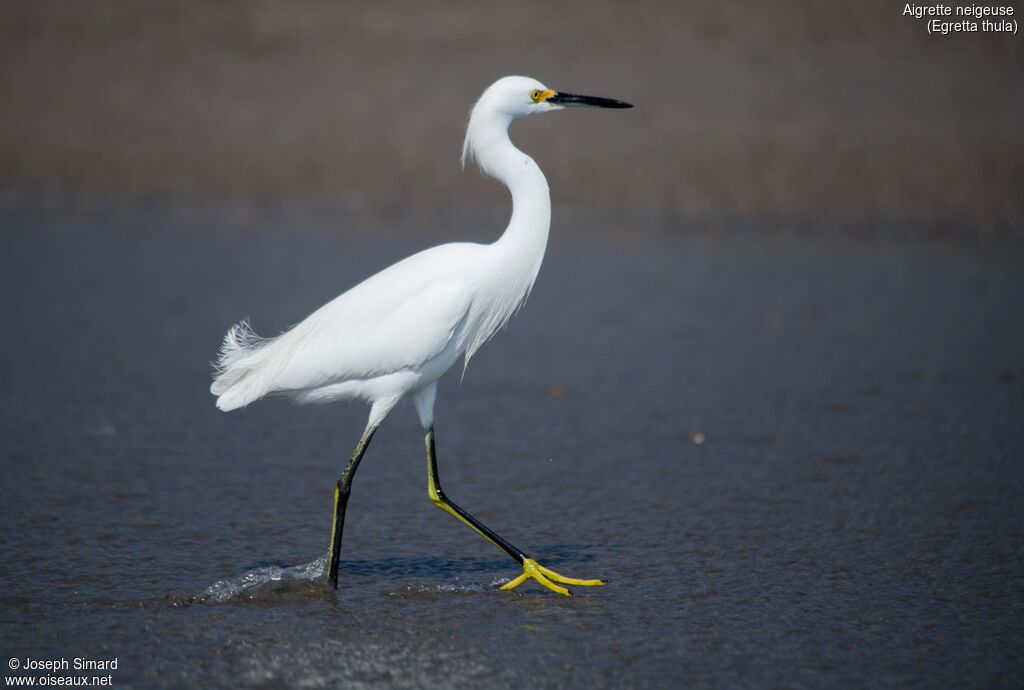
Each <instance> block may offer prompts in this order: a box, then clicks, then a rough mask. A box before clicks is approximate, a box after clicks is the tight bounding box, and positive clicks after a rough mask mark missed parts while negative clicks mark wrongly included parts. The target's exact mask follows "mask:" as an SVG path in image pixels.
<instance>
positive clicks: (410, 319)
mask: <svg viewBox="0 0 1024 690" xmlns="http://www.w3.org/2000/svg"><path fill="white" fill-rule="evenodd" d="M569 106H596V107H601V108H631V107H632V106H631V105H630V104H628V103H624V102H622V101H617V100H612V99H607V98H595V97H590V96H577V95H573V94H568V93H561V92H557V91H553V90H551V89H549V88H547V87H546V86H544V84H541V83H540V82H539V81H537V80H536V79H530V78H527V77H504V78H502V79H499V80H498V81H496V82H495V83H494V84H492V85H491V86H490V87H489V88H488V89H487V90H486V91H484V93H483V95H482V96H481V97H480V99H479V100H478V101H477V103H476V105H475V106H474V107H473V110H472V112H471V114H470V118H469V125H468V127H467V130H466V140H465V144H464V145H463V149H462V164H463V166H465V164H466V162H467V161H469V160H475V161H476V163H477V165H478V166H479V167H480V169H481V170H482V171H483V172H484V173H485V174H487V175H490V176H492V177H494V178H496V179H497V180H499V181H500V182H502V183H503V184H504V185H505V186H506V187H508V189H509V191H510V192H511V194H512V218H511V220H510V221H509V224H508V227H507V228H506V229H505V232H504V233H503V234H502V235H501V237H500V238H499V239H498V240H497V241H495V242H493V243H492V244H472V243H467V242H460V243H453V244H445V245H442V246H439V247H434V248H432V249H427V250H425V251H422V252H419V253H418V254H414V255H413V256H410V257H408V258H407V259H404V260H402V261H399V262H398V263H396V264H394V265H393V266H391V267H389V268H386V269H384V270H383V271H381V272H380V273H377V274H376V275H374V276H372V277H370V278H367V279H366V280H364V281H363V282H362V283H360V284H359V285H356V286H355V287H353V288H352V289H350V290H349V291H348V292H345V293H344V294H342V295H340V296H339V297H336V298H335V299H334V300H332V301H330V302H328V303H327V304H325V305H324V306H322V307H320V308H319V309H317V310H316V311H315V312H313V313H312V314H310V315H309V316H308V317H307V318H306V319H305V320H303V321H302V322H301V323H299V324H298V325H296V326H294V327H293V328H291V329H290V330H288V331H287V332H285V333H282V334H281V335H279V336H278V337H276V338H267V339H264V338H260V337H258V336H257V335H256V334H255V333H253V331H252V329H251V328H250V327H249V324H248V323H247V322H245V321H243V322H241V323H239V324H237V325H235V326H234V327H232V328H231V329H230V330H229V331H228V333H227V335H226V336H225V337H224V342H223V344H222V345H221V348H220V353H219V358H218V361H217V363H216V365H215V366H216V374H215V379H214V381H213V385H211V386H210V392H211V393H213V394H214V395H216V396H217V407H218V408H220V409H221V410H224V411H228V410H234V409H237V408H240V407H244V406H246V405H248V404H249V403H251V402H253V401H255V400H259V399H260V398H263V397H267V396H283V397H288V398H291V399H292V400H295V401H296V402H299V403H328V402H333V401H336V400H348V399H362V400H365V401H367V402H368V403H369V404H370V416H369V420H368V421H367V423H366V428H365V430H364V432H363V435H362V438H361V439H360V440H359V443H358V444H357V445H356V449H355V452H354V453H353V454H352V457H351V459H350V460H349V462H348V465H347V466H346V467H345V469H344V471H343V472H342V473H341V476H340V477H339V478H338V482H337V485H336V487H335V492H334V505H335V510H334V522H333V526H332V529H331V547H330V551H329V553H328V557H327V567H326V568H325V573H326V576H327V579H328V581H329V583H330V584H331V586H333V587H335V588H336V587H337V586H338V559H339V556H340V553H341V537H342V530H343V527H344V521H345V508H346V506H347V504H348V498H349V494H350V492H351V485H352V477H353V476H354V474H355V472H356V469H357V468H358V466H359V462H360V460H361V459H362V457H363V454H364V452H365V451H366V448H367V446H368V445H369V443H370V440H371V439H372V437H373V434H374V432H375V431H376V429H377V427H378V426H379V425H380V423H381V422H382V421H383V420H384V418H385V417H386V416H387V414H388V413H389V412H390V411H391V410H392V409H393V408H394V407H395V405H396V404H397V403H398V402H399V401H400V400H402V399H403V398H404V397H405V396H411V397H412V400H413V402H414V403H415V406H416V411H417V413H418V415H419V418H420V422H421V424H422V426H423V431H424V433H425V435H426V438H425V440H426V446H427V479H428V486H427V491H428V495H429V497H430V500H431V501H432V502H433V503H434V504H435V505H437V506H438V507H439V508H441V509H442V510H444V511H446V512H448V513H450V514H451V515H453V516H455V517H456V518H458V519H459V520H461V521H462V522H464V523H465V524H467V525H468V526H469V527H471V528H472V529H474V530H475V531H476V532H478V533H479V534H480V535H482V536H483V537H484V538H486V539H487V540H489V541H490V542H491V543H493V544H494V545H495V546H497V547H498V548H500V549H501V550H503V551H505V552H506V553H507V554H508V555H509V556H511V557H512V558H514V559H515V560H516V561H517V562H518V563H519V564H520V566H522V568H523V572H522V574H521V575H519V576H518V577H517V578H515V579H514V580H512V581H510V582H508V583H507V584H506V585H505V586H504V587H503V589H514V588H516V587H518V586H519V585H521V584H522V583H523V582H525V581H526V580H528V579H531V578H532V579H535V580H537V581H538V582H539V583H540V584H542V585H544V586H545V587H547V588H548V589H551V590H553V591H555V592H558V593H560V594H564V595H571V592H569V590H568V589H566V588H565V587H562V586H560V585H564V584H568V585H584V586H591V585H601V584H604V583H603V582H602V581H601V580H579V579H575V578H569V577H565V576H562V575H559V574H558V573H556V572H555V571H553V570H551V569H549V568H546V567H544V566H543V565H541V564H539V563H538V562H537V561H536V560H534V559H533V558H532V557H530V556H529V555H528V554H527V553H526V552H524V551H522V550H520V549H518V548H516V547H515V546H512V544H510V543H509V542H508V541H506V540H505V539H503V538H502V537H500V536H498V535H497V534H495V533H494V532H493V531H491V530H490V529H489V528H487V527H486V526H485V525H484V524H483V523H481V522H480V521H479V520H477V519H476V518H474V517H473V516H472V515H470V514H469V513H467V512H466V511H465V510H463V509H461V508H459V507H458V506H457V505H455V504H454V503H453V502H452V501H451V500H449V499H448V498H447V497H446V496H445V493H444V492H443V491H442V489H441V483H440V479H439V478H438V473H437V458H436V453H435V447H434V431H433V424H434V400H435V398H436V395H437V381H438V379H439V378H441V376H442V375H443V374H444V373H445V372H447V371H448V370H449V369H451V368H452V366H454V365H455V363H456V362H457V361H458V360H459V358H460V357H463V358H464V366H465V364H467V363H468V362H469V359H470V358H471V357H472V356H473V353H475V352H476V351H477V350H478V349H479V348H480V346H481V345H483V344H484V343H485V342H487V340H488V339H489V338H491V336H493V335H494V334H495V332H497V331H498V330H499V329H500V328H501V327H502V326H503V325H505V323H506V322H508V320H509V319H510V318H511V317H512V315H513V314H514V313H515V312H516V310H517V309H518V308H519V307H520V306H521V305H522V303H523V301H524V300H525V299H526V297H527V295H529V294H530V289H531V288H532V287H533V282H534V280H535V279H536V277H537V272H538V271H539V270H540V265H541V261H542V260H543V258H544V250H545V248H546V246H547V240H548V230H549V227H550V224H551V199H550V195H549V192H548V183H547V180H546V179H545V178H544V174H543V173H542V172H541V170H540V168H539V167H538V166H537V164H536V163H535V162H534V161H533V159H532V158H530V157H529V156H527V155H526V154H525V153H523V152H522V151H520V150H519V149H517V148H516V147H515V146H514V145H513V144H512V141H511V140H510V139H509V136H508V129H509V126H510V125H511V124H512V122H513V121H514V120H516V119H518V118H520V117H525V116H527V115H533V114H535V113H545V112H550V111H554V110H561V109H563V108H566V107H569Z"/></svg>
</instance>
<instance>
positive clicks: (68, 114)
mask: <svg viewBox="0 0 1024 690" xmlns="http://www.w3.org/2000/svg"><path fill="white" fill-rule="evenodd" d="M902 10H903V5H902V4H899V3H895V4H894V3H892V2H887V1H868V2H857V3H827V4H822V3H813V2H799V1H795V0H786V1H784V2H779V3H772V4H770V5H766V4H764V3H719V2H640V3H615V2H584V1H582V0H580V1H579V2H574V1H559V2H514V3H511V2H506V3H489V2H468V1H467V2H458V1H457V2H450V3H443V4H442V3H404V2H393V1H385V2H374V3H356V4H352V3H337V2H328V1H326V0H325V1H324V2H315V1H314V2H303V3H280V2H269V1H267V2H264V1H256V2H215V3H207V2H192V1H186V2H175V3H169V4H165V3H138V2H131V1H128V0H125V1H122V0H110V1H108V2H103V3H66V2H59V1H51V0H38V1H35V2H6V3H4V5H3V17H4V18H3V22H2V24H0V94H2V98H3V103H4V107H3V113H2V114H0V118H2V119H0V121H2V124H3V126H2V127H0V189H2V190H3V192H4V193H5V194H7V195H8V196H10V195H25V194H28V195H31V194H39V193H58V194H61V195H70V196H81V195H88V196H91V197H101V198H126V197H127V198H146V199H164V200H166V199H204V200H211V199H213V200H219V199H229V200H232V201H255V202H260V203H267V202H271V203H272V202H278V201H286V202H292V201H299V202H310V201H315V202H324V201H326V202H338V201H341V202H344V203H354V204H365V205H368V206H370V207H373V208H394V207H396V206H398V207H408V208H410V209H418V210H427V211H429V210H433V209H437V208H438V207H450V206H452V205H463V206H473V205H481V204H484V205H486V204H499V205H502V206H503V205H504V203H505V201H506V199H505V193H504V191H503V190H501V189H499V188H497V187H496V186H495V185H493V184H488V183H485V182H482V181H481V180H480V179H479V176H478V175H476V174H475V172H474V173H472V174H461V173H460V170H459V166H458V164H457V160H458V154H459V149H460V146H461V141H462V136H463V127H464V122H465V119H466V114H467V112H468V110H469V108H470V106H471V105H472V103H473V101H474V100H475V98H476V97H477V96H478V95H479V93H480V92H481V91H482V90H483V89H484V88H485V87H486V86H487V85H488V84H489V83H490V82H491V81H493V80H494V79H495V78H496V77H498V76H501V75H504V74H526V75H529V76H534V77H536V78H538V79H540V80H541V81H543V82H545V83H547V84H548V85H550V86H552V87H553V88H556V89H563V90H566V91H573V92H577V93H588V94H589V93H593V94H595V95H609V96H613V97H617V98H622V99H624V100H628V101H630V102H633V103H635V104H636V105H637V108H636V110H635V111H634V112H632V113H629V115H628V119H626V118H622V117H619V118H614V119H609V118H607V117H603V116H602V115H606V114H594V113H586V114H583V115H578V114H577V116H574V117H563V118H549V119H547V120H546V121H544V122H537V121H528V122H523V123H520V124H519V125H517V127H516V132H515V136H516V140H517V141H518V142H519V143H520V145H521V146H522V147H523V148H524V150H527V151H529V152H531V153H532V154H533V155H534V156H535V157H536V158H537V159H538V162H539V163H540V164H541V166H542V167H543V169H544V170H545V172H546V173H547V175H548V177H549V180H550V182H551V186H552V190H553V193H554V200H555V207H556V209H557V208H563V209H564V208H567V207H569V206H572V205H582V206H586V207H587V208H605V209H615V210H619V209H626V210H636V209H639V210H642V211H643V213H644V214H646V215H647V216H652V215H654V216H664V215H668V216H673V215H674V216H685V217H689V218H701V219H717V220H722V219H735V218H737V217H739V218H744V217H746V218H749V217H753V216H759V217H762V218H766V217H772V218H775V219H792V220H794V221H802V222H806V221H808V220H813V219H824V220H828V221H839V222H843V223H849V222H853V223H860V224H861V226H862V227H861V229H862V230H863V229H864V226H866V225H870V223H863V221H870V222H878V221H884V220H889V221H891V220H898V221H916V222H923V223H928V224H932V225H941V226H943V228H945V229H947V230H951V229H954V228H955V230H956V231H957V232H959V233H979V232H980V233H991V232H999V231H1005V230H1008V229H1014V230H1018V231H1019V230H1020V228H1021V226H1022V223H1024V195H1022V194H1021V193H1020V192H1021V189H1024V141H1022V138H1024V134H1022V127H1021V124H1020V123H1021V122H1022V121H1024V69H1022V62H1024V60H1022V47H1021V42H1020V40H1018V39H1017V38H1016V37H1014V36H1012V35H1007V34H960V35H950V36H945V37H939V36H929V35H928V34H927V33H926V31H925V25H924V23H923V21H919V20H914V19H912V18H910V17H904V16H902Z"/></svg>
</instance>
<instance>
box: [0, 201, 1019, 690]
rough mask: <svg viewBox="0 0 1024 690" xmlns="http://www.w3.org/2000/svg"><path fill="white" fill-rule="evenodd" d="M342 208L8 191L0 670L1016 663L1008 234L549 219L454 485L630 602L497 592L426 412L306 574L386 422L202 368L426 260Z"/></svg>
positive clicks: (997, 672) (480, 378) (222, 681)
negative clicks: (725, 230)
mask: <svg viewBox="0 0 1024 690" xmlns="http://www.w3.org/2000/svg"><path fill="white" fill-rule="evenodd" d="M355 222H356V219H353V218H351V217H342V218H340V219H339V220H338V225H339V226H340V228H341V229H340V231H338V232H329V231H326V230H324V229H321V228H315V227H307V225H309V224H307V223H306V220H304V219H303V218H302V217H299V216H296V217H294V218H290V217H289V216H288V215H287V214H284V215H283V216H282V217H280V218H277V219H275V223H276V224H278V225H279V226H280V227H278V228H277V229H270V228H268V227H262V226H261V227H257V228H255V229H252V228H244V227H240V225H241V224H239V223H234V222H230V221H228V220H225V218H224V217H223V216H221V215H217V214H204V213H203V212H194V213H190V214H184V215H183V214H176V213H168V212H165V210H161V209H156V210H147V209H145V208H129V209H108V210H94V211H89V212H86V213H73V212H71V211H70V210H68V209H57V210H53V209H50V210H47V209H41V208H36V207H33V208H20V207H14V208H10V207H9V208H7V209H5V210H4V212H3V214H2V215H0V229H2V233H3V239H4V244H5V247H6V249H5V251H4V252H2V253H0V284H2V286H3V289H2V292H0V300H2V302H0V308H2V313H3V314H4V338H3V344H2V347H3V348H4V355H5V356H4V358H3V360H4V362H5V363H6V366H5V369H4V380H3V383H4V386H3V389H4V396H3V398H2V406H3V407H2V415H0V432H2V435H3V439H4V441H3V444H2V446H0V447H2V458H3V482H2V489H0V548H2V555H3V563H4V564H5V572H4V574H3V578H2V582H3V586H2V594H0V604H2V607H3V629H2V650H3V653H4V654H6V655H7V656H8V657H11V656H16V657H20V658H22V659H24V658H25V657H32V658H37V659H45V658H59V657H67V658H73V657H75V656H88V657H92V658H109V657H117V658H118V660H119V665H118V670H117V671H116V672H114V678H113V680H114V686H115V687H136V688H149V687H205V688H215V687H225V688H228V687H240V686H242V687H262V688H276V687H339V686H343V687H354V688H363V687H365V688H391V687H428V688H429V687H437V688H471V687H483V686H485V687H495V688H505V687H519V686H522V685H523V684H524V683H528V684H531V685H534V686H537V687H542V688H543V687H599V688H603V687H608V688H612V687H623V686H626V687H688V686H692V687H711V686H716V687H722V686H726V687H737V686H749V687H759V688H760V687H779V686H787V687H794V686H801V687H816V688H820V687H843V688H848V687H862V686H883V687H935V686H945V687H1019V686H1020V685H1021V684H1022V682H1024V668H1022V663H1021V650H1022V646H1021V644H1022V643H1021V640H1022V639H1024V638H1022V634H1024V623H1022V622H1021V621H1022V620H1024V615H1022V614H1024V603H1022V602H1024V596H1022V595H1024V591H1022V590H1024V540H1022V533H1021V525H1022V524H1024V507H1022V506H1024V503H1022V501H1021V497H1022V488H1024V473H1022V472H1021V462H1022V460H1024V425H1021V423H1020V420H1021V419H1022V418H1024V368H1022V365H1021V361H1022V360H1021V354H1022V353H1024V309H1021V305H1024V271H1022V270H1021V269H1022V267H1024V257H1022V255H1021V254H1020V253H1019V252H1017V251H1015V250H1007V251H993V252H979V251H967V250H963V249H957V248H950V247H940V246H933V245H929V244H926V243H925V242H923V241H914V240H907V241H904V242H901V243H899V244H884V243H873V244H856V243H852V242H848V241H842V240H837V239H830V240H824V239H822V240H812V239H789V240H784V239H778V238H776V239H759V238H757V237H756V236H755V235H754V234H751V233H746V234H741V235H739V236H730V237H729V238H727V239H723V238H715V237H708V236H705V237H703V238H702V239H697V238H695V236H694V235H692V234H691V233H689V231H688V230H689V229H688V228H687V227H685V226H683V227H680V228H679V229H678V237H675V238H672V237H661V238H654V237H645V238H644V239H643V241H642V242H639V241H637V242H627V241H617V240H614V239H607V238H608V237H614V236H615V235H616V232H617V230H616V228H608V229H607V230H608V232H607V233H606V234H605V235H602V237H605V239H593V240H591V239H588V238H586V237H582V238H580V237H575V238H574V239H572V240H565V239H560V238H559V237H558V235H557V232H558V228H557V224H556V228H555V233H556V235H555V238H554V241H553V244H552V246H551V248H550V250H549V254H548V257H547V259H546V262H545V266H544V268H543V269H542V271H541V277H540V280H539V281H538V284H537V287H536V289H535V291H534V294H533V296H532V297H531V301H530V303H529V304H528V305H527V307H526V309H525V310H524V311H523V312H522V313H521V314H520V315H519V316H518V317H517V318H516V319H515V320H514V322H513V323H512V325H511V327H510V328H509V329H508V330H507V331H506V332H504V333H502V334H500V336H499V337H498V338H497V339H496V340H495V341H494V342H492V343H491V344H489V345H488V346H487V347H485V348H484V349H483V350H482V351H481V352H480V353H479V354H478V355H477V357H476V358H475V359H474V361H473V363H472V365H471V366H470V369H469V371H468V373H467V376H466V378H465V380H464V381H463V382H462V383H461V384H460V382H459V380H458V376H457V375H451V376H449V377H448V378H447V379H445V380H444V382H443V384H442V389H441V394H440V398H439V402H438V408H437V442H438V452H439V461H440V468H441V472H442V475H443V477H444V482H445V487H446V489H447V491H448V492H449V494H450V495H451V496H452V497H453V498H454V499H455V500H456V501H458V502H459V503H460V505H463V506H464V507H465V508H467V509H468V510H470V511H471V512H473V513H474V514H476V515H477V516H478V517H479V518H481V519H482V520H484V521H485V522H487V523H488V524H489V525H490V526H491V527H492V528H494V529H495V530H496V531H498V532H499V533H501V534H503V535H505V536H506V537H508V538H509V539H510V540H511V541H512V542H513V543H515V544H519V545H521V546H523V547H525V548H527V549H528V550H531V551H532V552H533V553H534V554H535V555H536V556H537V558H538V559H539V560H540V561H541V562H542V563H545V564H546V565H548V566H550V567H553V568H555V569H556V570H559V571H561V572H563V573H565V574H567V575H571V576H577V577H605V578H607V579H608V580H609V581H610V582H609V584H608V586H606V587H603V588H599V589H587V588H577V589H576V592H577V594H578V596H577V597H575V598H573V599H564V598H561V597H558V596H555V595H553V594H551V593H550V592H546V591H543V590H541V589H539V588H537V587H536V586H532V585H524V586H523V587H522V588H520V589H519V590H518V591H517V592H515V593H508V592H503V591H500V589H499V586H500V584H501V583H503V582H506V581H507V580H508V579H509V578H510V577H514V576H515V575H516V574H517V573H516V569H515V567H514V564H513V563H512V562H510V561H509V560H508V559H507V558H504V557H503V555H502V554H501V553H500V552H498V551H496V550H494V549H493V547H491V546H490V545H488V544H487V543H486V542H484V541H483V540H481V539H480V538H479V537H477V536H476V535H474V534H472V533H470V532H469V531H468V530H466V529H465V528H464V527H463V526H462V525H460V524H459V523H458V522H456V521H455V520H452V519H451V518H450V517H448V516H446V515H444V514H443V513H441V512H440V511H437V510H435V509H434V508H433V507H432V506H431V505H430V503H429V501H428V500H427V498H426V490H425V488H426V476H425V458H424V457H423V451H422V440H421V438H420V435H419V431H418V425H417V423H416V420H415V414H414V412H413V410H412V409H411V408H410V407H408V406H406V407H402V408H399V409H398V410H396V412H395V413H393V415H392V417H391V418H389V419H388V421H387V422H386V423H385V425H384V426H383V427H382V429H381V430H380V432H379V433H378V434H377V436H376V438H375V440H374V443H373V445H372V446H371V448H370V450H369V452H368V454H367V458H366V461H365V462H364V463H363V465H362V467H361V469H360V472H359V475H358V476H357V478H356V480H355V486H354V489H353V498H352V501H351V503H350V506H349V513H348V518H347V525H346V532H345V542H344V551H343V555H342V559H343V562H342V565H341V588H340V589H339V590H338V592H337V593H335V592H332V591H328V590H326V589H324V588H323V587H321V586H319V585H318V584H317V583H316V582H315V581H311V580H310V579H309V577H310V576H311V575H313V574H315V572H316V570H317V568H321V569H322V561H317V558H318V557H320V556H321V555H322V554H323V553H324V551H325V550H326V547H327V543H326V542H327V538H328V536H329V535H328V532H329V529H330V524H329V516H330V509H331V500H332V491H333V483H334V481H335V479H336V477H337V473H338V472H339V471H340V469H341V467H342V465H343V463H344V460H345V458H346V457H347V455H348V453H349V452H350V451H351V446H353V445H354V443H355V441H356V440H357V437H358V434H359V431H360V430H361V428H362V424H363V422H364V421H365V419H364V416H365V410H364V409H363V408H361V407H360V406H359V405H347V406H345V405H340V406H339V405H335V406H328V407H318V408H299V407H292V406H289V405H287V404H285V403H281V402H275V401H270V402H265V403H260V404H258V405H255V406H253V407H252V408H250V409H248V410H245V411H244V412H241V413H237V414H230V415H225V414H222V413H219V412H217V411H216V410H215V409H214V407H213V400H212V398H211V397H210V396H209V394H208V392H207V387H208V381H209V378H208V375H209V366H208V362H209V360H210V359H211V358H212V357H213V355H214V353H215V351H216V347H217V344H218V341H219V338H220V336H221V335H222V333H223V331H224V330H225V329H226V327H227V326H228V325H230V324H231V323H233V322H234V321H236V320H238V319H240V318H242V317H245V316H249V317H251V318H252V320H253V322H254V325H255V327H256V329H257V330H258V331H260V332H262V333H265V334H273V333H274V332H276V331H277V330H279V329H281V328H283V327H285V326H287V325H288V324H289V323H291V322H293V321H295V320H297V319H299V318H301V317H302V316H304V315H305V314H306V313H308V312H309V311H310V310H312V309H313V308H315V307H316V306H317V305H318V304H320V303H321V302H322V301H324V300H325V299H327V298H329V297H331V296H333V295H334V294H336V293H337V292H339V291H340V290H342V289H344V288H345V287H347V286H349V285H351V284H352V283H354V282H355V281H356V280H357V279H359V278H361V277H363V276H365V275H367V274H368V273H369V272H372V271H373V270H375V269H376V268H378V267H382V266H384V265H386V264H388V263H389V262H391V261H393V260H395V259H397V258H400V257H401V256H404V255H406V254H408V253H409V252H411V251H413V250H415V249H417V248H420V247H423V246H427V245H428V244H431V243H433V240H431V239H428V238H425V237H423V236H421V235H417V234H415V233H401V234H399V235H398V236H397V237H387V236H385V235H384V234H378V235H369V234H352V233H348V232H347V228H348V224H354V223H355ZM312 225H315V224H312ZM438 233H439V234H440V231H438ZM444 234H447V233H444ZM696 432H700V433H703V434H704V439H705V440H704V442H703V443H700V444H698V443H695V442H694V438H696V437H695V436H694V434H695V433H696ZM297 564H306V565H305V566H301V567H299V568H298V569H291V568H293V567H294V566H296V565H297ZM303 568H305V569H304V570H303ZM254 583H256V586H249V585H254Z"/></svg>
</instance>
